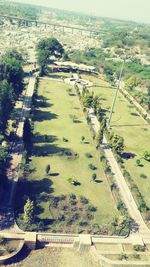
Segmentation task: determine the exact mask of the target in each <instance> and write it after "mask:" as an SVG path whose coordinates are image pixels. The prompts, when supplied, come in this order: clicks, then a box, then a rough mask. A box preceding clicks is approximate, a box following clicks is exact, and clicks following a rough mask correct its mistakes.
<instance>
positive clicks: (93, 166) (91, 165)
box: [88, 163, 97, 171]
mask: <svg viewBox="0 0 150 267" xmlns="http://www.w3.org/2000/svg"><path fill="white" fill-rule="evenodd" d="M88 166H89V169H91V170H93V171H94V170H96V169H97V168H96V166H95V165H93V164H92V163H91V164H89V165H88Z"/></svg>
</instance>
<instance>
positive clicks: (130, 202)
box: [89, 108, 150, 235]
mask: <svg viewBox="0 0 150 267" xmlns="http://www.w3.org/2000/svg"><path fill="white" fill-rule="evenodd" d="M89 117H90V118H91V123H92V127H93V129H94V131H95V133H96V134H98V132H99V128H100V124H99V121H98V119H97V117H96V116H95V114H94V110H93V108H90V109H89ZM107 144H108V143H107V140H106V137H105V136H104V139H103V144H102V149H103V151H104V153H105V156H106V158H107V160H108V162H109V164H110V167H111V170H112V173H113V175H114V178H115V180H116V182H117V185H118V187H119V191H120V194H121V196H122V199H123V201H124V203H125V205H126V207H127V209H128V212H129V214H130V216H131V217H132V218H133V220H134V221H135V223H136V224H137V225H138V227H139V233H140V234H145V233H148V234H149V235H150V230H149V229H148V227H147V226H146V224H145V222H144V220H143V218H142V216H141V213H140V212H139V210H138V207H137V205H136V203H135V200H134V198H133V196H132V194H131V192H130V189H129V187H128V185H127V183H126V181H125V178H124V177H123V174H122V172H121V170H120V168H119V165H118V163H117V161H116V159H115V157H114V155H113V153H112V150H111V148H109V147H108V146H107Z"/></svg>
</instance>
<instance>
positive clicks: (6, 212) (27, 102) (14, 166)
mask: <svg viewBox="0 0 150 267" xmlns="http://www.w3.org/2000/svg"><path fill="white" fill-rule="evenodd" d="M34 85H35V77H30V78H29V83H28V86H27V89H26V93H25V96H24V100H23V106H22V110H21V114H20V118H19V122H18V126H17V129H16V139H15V141H14V143H13V146H12V149H11V153H10V157H11V160H10V167H9V168H8V171H7V177H8V181H9V189H8V191H7V193H6V194H5V199H4V201H3V203H2V206H3V209H0V218H1V221H0V229H1V230H4V229H7V228H11V229H13V228H15V229H19V228H18V227H17V225H16V224H15V220H14V215H13V199H14V195H15V190H16V186H17V182H18V178H19V175H18V171H19V166H20V164H21V162H22V153H23V140H22V137H23V127H24V121H25V118H26V117H27V116H28V113H29V111H30V107H31V101H32V95H33V92H34Z"/></svg>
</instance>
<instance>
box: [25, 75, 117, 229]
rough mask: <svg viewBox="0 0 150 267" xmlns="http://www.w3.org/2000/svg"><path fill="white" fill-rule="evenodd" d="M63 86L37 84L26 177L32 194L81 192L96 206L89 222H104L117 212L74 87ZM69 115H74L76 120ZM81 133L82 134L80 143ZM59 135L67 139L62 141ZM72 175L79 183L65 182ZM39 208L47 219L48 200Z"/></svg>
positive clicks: (44, 82)
mask: <svg viewBox="0 0 150 267" xmlns="http://www.w3.org/2000/svg"><path fill="white" fill-rule="evenodd" d="M67 89H68V85H65V84H63V83H61V82H58V81H50V80H43V81H41V82H40V85H39V89H38V101H37V107H36V110H35V112H34V137H33V144H34V145H33V156H32V157H31V163H30V168H31V169H32V170H34V171H33V172H32V173H31V174H30V177H29V179H30V181H32V182H34V183H35V186H37V188H35V187H34V188H35V189H34V190H35V192H33V195H34V194H35V195H36V194H37V193H38V194H40V193H41V192H43V191H44V192H46V193H51V195H54V196H59V195H61V194H64V195H67V194H72V193H73V194H75V195H76V196H77V197H78V196H81V195H83V196H84V197H86V198H88V199H89V201H90V203H91V204H92V205H93V206H94V207H96V208H97V211H96V212H95V216H94V221H93V223H98V224H99V225H101V224H103V225H104V224H108V223H110V221H111V220H112V218H114V216H116V215H117V211H116V209H115V203H114V202H113V198H112V196H111V192H110V189H109V185H108V182H107V180H106V177H105V175H104V172H103V168H102V165H101V163H100V159H99V158H100V155H99V153H98V152H97V150H96V148H95V143H94V141H93V138H92V133H91V132H90V129H89V126H88V125H87V122H86V118H85V115H84V113H83V111H82V107H81V104H80V102H79V99H78V96H77V95H76V92H75V90H74V89H73V91H72V93H71V94H70V95H69V93H68V91H67ZM70 115H72V116H73V115H75V116H76V123H74V122H73V121H72V118H71V117H70ZM45 135H46V138H47V142H45ZM82 136H84V137H85V141H84V142H83V141H82V140H81V137H82ZM63 138H65V139H67V140H68V142H64V140H63ZM63 151H71V152H72V153H73V155H76V154H77V155H78V156H77V157H71V158H68V157H66V156H64V155H62V152H63ZM86 153H90V154H91V155H92V158H88V157H87V156H86ZM47 164H50V165H51V172H50V175H49V176H46V175H45V167H46V165H47ZM89 164H93V165H94V166H95V167H96V170H95V171H92V170H91V169H90V168H89V166H88V165H89ZM93 172H94V173H96V174H97V182H93V181H92V178H91V177H92V174H93ZM72 176H73V177H75V178H76V179H78V181H79V182H80V183H81V184H80V186H74V185H72V184H70V183H69V182H68V178H70V177H72ZM36 184H37V185H36ZM36 189H37V192H36ZM40 209H41V212H39V217H40V218H42V219H47V218H50V212H49V201H43V202H41V203H40ZM72 231H74V227H73V228H72Z"/></svg>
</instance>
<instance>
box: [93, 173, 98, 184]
mask: <svg viewBox="0 0 150 267" xmlns="http://www.w3.org/2000/svg"><path fill="white" fill-rule="evenodd" d="M96 177H97V175H96V173H93V174H92V180H93V181H94V182H95V181H96Z"/></svg>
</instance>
